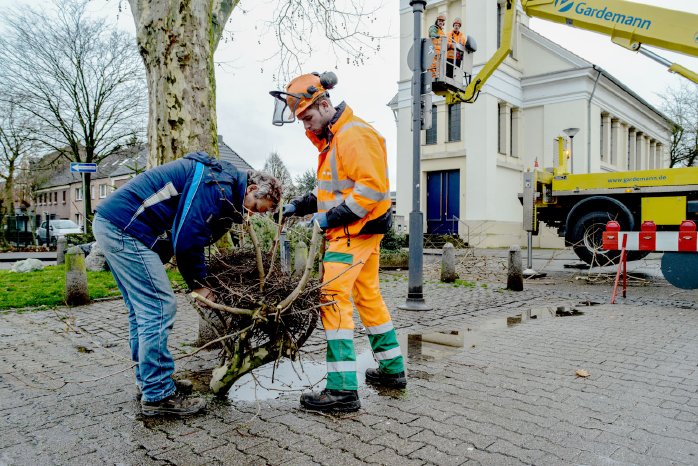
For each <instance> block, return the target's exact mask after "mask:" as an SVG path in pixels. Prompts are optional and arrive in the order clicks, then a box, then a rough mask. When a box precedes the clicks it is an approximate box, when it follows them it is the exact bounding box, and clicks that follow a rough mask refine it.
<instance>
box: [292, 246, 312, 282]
mask: <svg viewBox="0 0 698 466" xmlns="http://www.w3.org/2000/svg"><path fill="white" fill-rule="evenodd" d="M307 262H308V245H306V244H305V243H304V242H302V241H300V242H298V243H297V244H296V252H295V254H294V257H293V276H294V277H298V278H300V277H301V276H302V275H303V271H304V270H305V266H306V263H307Z"/></svg>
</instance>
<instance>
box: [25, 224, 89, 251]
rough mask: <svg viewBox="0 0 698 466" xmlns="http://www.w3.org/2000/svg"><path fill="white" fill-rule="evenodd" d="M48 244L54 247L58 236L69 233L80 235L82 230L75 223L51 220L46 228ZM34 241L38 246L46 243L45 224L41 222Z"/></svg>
mask: <svg viewBox="0 0 698 466" xmlns="http://www.w3.org/2000/svg"><path fill="white" fill-rule="evenodd" d="M48 232H49V233H48V234H49V243H51V244H53V245H55V244H56V242H57V240H58V237H59V236H65V235H68V234H70V233H82V229H81V228H80V227H79V226H78V224H77V223H75V222H73V221H72V220H68V219H56V220H51V221H50V222H49V226H48ZM36 239H37V241H38V242H39V246H41V245H42V244H44V243H45V242H46V222H42V223H41V225H40V226H39V228H37V229H36Z"/></svg>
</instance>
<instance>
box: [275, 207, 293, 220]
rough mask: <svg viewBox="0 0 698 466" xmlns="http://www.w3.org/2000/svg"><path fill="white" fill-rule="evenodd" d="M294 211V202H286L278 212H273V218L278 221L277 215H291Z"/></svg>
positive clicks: (285, 216)
mask: <svg viewBox="0 0 698 466" xmlns="http://www.w3.org/2000/svg"><path fill="white" fill-rule="evenodd" d="M295 213H296V205H295V204H286V205H284V206H283V208H282V209H280V210H279V211H278V212H276V213H275V214H274V220H276V221H277V222H278V221H279V216H280V215H283V218H288V217H292V216H293V215H294V214H295Z"/></svg>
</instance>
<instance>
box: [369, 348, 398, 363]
mask: <svg viewBox="0 0 698 466" xmlns="http://www.w3.org/2000/svg"><path fill="white" fill-rule="evenodd" d="M374 356H375V357H376V360H377V361H385V360H387V359H394V358H397V357H398V356H402V351H400V347H399V346H398V347H397V348H393V349H389V350H387V351H381V352H379V353H374Z"/></svg>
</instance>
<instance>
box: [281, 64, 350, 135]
mask: <svg viewBox="0 0 698 466" xmlns="http://www.w3.org/2000/svg"><path fill="white" fill-rule="evenodd" d="M336 84H337V75H336V74H334V73H333V72H332V71H326V72H324V73H322V74H320V73H317V72H313V73H308V74H302V75H300V76H298V77H297V78H294V79H293V80H292V81H291V82H290V83H288V85H287V86H286V91H285V92H284V91H271V92H269V94H271V95H272V96H273V97H275V101H274V116H273V118H272V123H273V124H274V125H276V126H281V125H283V124H284V123H293V122H294V121H296V117H297V116H298V115H300V114H301V112H303V111H304V110H306V109H307V108H308V107H310V106H311V105H312V104H313V102H315V101H316V100H317V99H319V98H320V97H322V96H324V95H329V94H328V93H327V91H328V90H329V89H332V88H333V87H334V86H335V85H336Z"/></svg>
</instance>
